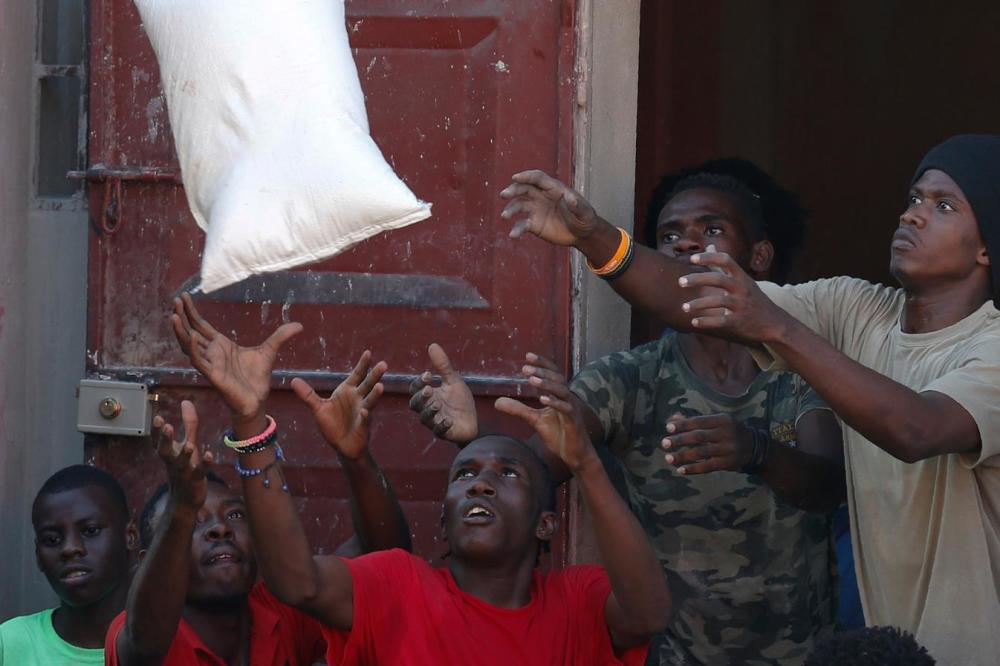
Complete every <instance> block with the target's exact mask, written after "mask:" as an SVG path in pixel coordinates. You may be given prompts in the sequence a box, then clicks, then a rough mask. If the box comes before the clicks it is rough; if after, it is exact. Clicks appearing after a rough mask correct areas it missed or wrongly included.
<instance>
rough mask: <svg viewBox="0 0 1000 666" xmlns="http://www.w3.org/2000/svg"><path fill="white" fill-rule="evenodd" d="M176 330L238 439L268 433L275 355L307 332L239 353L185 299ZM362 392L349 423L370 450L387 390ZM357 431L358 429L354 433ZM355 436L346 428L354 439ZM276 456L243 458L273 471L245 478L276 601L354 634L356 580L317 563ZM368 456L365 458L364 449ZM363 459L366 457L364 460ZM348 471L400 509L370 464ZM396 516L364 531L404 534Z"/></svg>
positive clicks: (344, 387)
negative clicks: (373, 421) (372, 412)
mask: <svg viewBox="0 0 1000 666" xmlns="http://www.w3.org/2000/svg"><path fill="white" fill-rule="evenodd" d="M173 324H174V332H175V333H176V335H177V339H178V341H179V342H180V345H181V348H182V349H183V350H184V352H185V353H186V354H187V355H188V356H189V357H190V358H191V361H192V363H193V365H194V366H195V368H197V369H198V371H199V372H200V373H201V374H202V375H204V376H205V377H206V378H207V379H208V380H209V381H210V382H211V383H212V385H213V386H214V387H215V388H216V390H218V391H219V393H220V395H221V396H222V398H223V400H224V401H225V403H226V404H227V406H229V408H230V411H231V412H232V417H233V430H234V434H235V437H236V438H237V439H247V438H251V437H254V436H256V435H258V434H260V433H262V432H263V431H264V430H265V428H266V426H267V420H266V416H265V411H264V405H265V402H266V399H267V396H268V393H269V391H270V378H271V369H272V367H273V364H274V360H275V357H276V355H277V351H278V349H279V348H280V347H281V345H282V344H283V343H284V342H285V341H286V340H288V339H289V338H291V337H292V336H294V335H296V334H297V333H298V332H299V331H300V330H301V326H300V325H298V324H285V325H284V326H281V327H279V328H278V330H277V331H275V332H274V333H273V334H272V335H271V337H270V338H268V340H267V341H265V342H264V343H263V344H261V345H259V346H257V347H240V346H238V345H236V344H234V343H233V342H232V341H231V340H229V339H228V338H226V336H224V335H222V334H221V333H219V332H218V331H216V330H215V329H214V328H213V327H212V326H211V324H209V323H208V322H207V321H205V320H204V318H202V317H201V316H200V314H199V313H198V311H197V309H195V307H194V303H193V302H192V301H191V298H190V296H188V295H187V294H184V295H183V296H182V299H178V300H177V301H176V302H175V313H174V315H173ZM365 358H366V359H368V360H366V361H365V363H364V368H363V377H362V379H364V377H365V376H367V375H368V364H369V363H370V355H366V356H365ZM355 370H356V372H355V373H353V374H352V376H351V377H350V378H349V379H348V380H347V381H345V382H344V383H343V384H341V386H340V387H338V389H337V392H335V395H337V394H339V393H343V392H355V393H356V392H357V389H358V386H359V385H361V384H362V382H361V380H358V381H354V378H355V376H356V375H357V373H358V372H361V370H359V369H358V368H356V369H355ZM384 371H385V366H384V365H380V366H378V371H377V376H381V373H382V372H384ZM295 384H296V387H297V390H300V391H301V388H302V387H301V385H300V383H299V382H296V383H295ZM364 387H365V390H367V391H368V394H366V395H361V396H356V397H355V400H354V401H353V402H350V404H351V405H353V406H354V407H355V408H356V409H357V410H358V413H359V414H360V413H361V410H364V411H363V418H361V419H360V420H359V419H358V418H354V419H352V420H350V421H349V422H350V423H352V424H355V426H357V425H358V424H359V423H360V424H361V425H363V433H364V436H363V437H362V440H363V441H364V442H365V444H367V423H368V412H367V409H368V408H369V407H371V406H372V405H373V404H374V401H376V400H377V399H378V396H380V395H381V391H382V386H381V384H378V382H377V378H376V380H375V381H373V382H368V383H365V384H364ZM300 394H301V393H300ZM316 397H317V398H318V396H316ZM366 399H370V401H371V402H370V403H368V404H365V403H364V402H363V401H364V400H366ZM332 400H333V399H332V398H331V401H332ZM356 429H357V428H356V427H355V428H354V430H356ZM354 430H351V429H348V431H349V432H354ZM360 450H361V449H359V451H360ZM276 451H277V449H275V448H274V447H267V448H265V449H264V450H262V451H258V452H255V453H249V454H244V455H241V456H240V458H241V459H240V464H241V466H242V467H243V468H244V469H256V470H265V469H266V470H267V471H266V472H264V471H262V472H261V473H259V474H257V475H255V476H245V477H244V479H243V487H244V492H245V494H246V500H247V505H248V510H249V514H250V526H251V531H252V533H253V536H254V542H255V548H256V550H257V554H258V558H259V560H260V564H261V572H262V574H263V575H264V578H265V580H266V581H267V582H268V585H269V586H270V587H271V589H272V591H273V592H274V593H275V595H276V596H278V598H280V599H282V600H283V601H285V602H286V603H289V604H290V605H293V606H297V607H300V608H302V609H304V610H306V611H307V612H310V613H311V614H313V615H315V616H317V617H318V618H319V619H320V620H322V621H323V622H324V623H326V624H327V625H329V626H332V627H335V628H338V629H349V628H350V626H351V621H352V615H353V603H352V586H351V578H350V573H349V571H348V569H347V567H346V566H345V565H344V564H343V562H341V561H340V560H339V559H337V558H336V557H316V558H313V556H312V551H311V548H310V546H309V543H308V540H307V538H306V536H305V532H304V530H303V528H302V525H301V522H300V520H299V516H298V512H297V510H296V508H295V505H294V502H293V501H292V498H291V496H290V495H289V494H288V493H287V492H286V489H285V487H284V476H283V474H282V472H281V467H280V461H278V460H277V453H276ZM364 452H365V453H366V452H367V449H366V448H365V449H364ZM357 457H358V458H361V456H360V455H359V456H357ZM348 467H350V469H349V470H348V472H349V473H350V474H352V475H353V476H354V477H355V480H354V483H355V484H356V485H357V484H362V485H366V487H368V488H371V487H379V488H382V490H383V492H384V493H389V497H390V499H391V503H392V505H393V506H395V500H394V499H393V498H392V496H391V491H390V490H389V489H388V487H386V486H383V485H382V480H381V476H380V474H379V473H378V470H377V468H376V467H374V466H373V465H367V461H361V462H356V463H353V464H351V465H349V466H348ZM366 474H370V478H369V479H368V480H367V482H363V481H359V480H360V479H362V478H363V477H365V475H366ZM395 509H396V512H395V513H392V512H387V513H386V514H385V515H382V516H380V517H378V520H377V521H376V522H375V527H374V528H372V529H367V528H366V529H364V530H362V531H363V532H365V533H366V534H367V535H371V536H370V537H368V538H370V539H372V540H374V541H377V540H378V539H379V538H380V536H379V535H380V534H381V533H382V529H383V525H392V526H393V528H394V529H397V532H398V525H397V521H398V520H400V516H401V514H400V513H399V512H398V507H395ZM396 545H405V544H396Z"/></svg>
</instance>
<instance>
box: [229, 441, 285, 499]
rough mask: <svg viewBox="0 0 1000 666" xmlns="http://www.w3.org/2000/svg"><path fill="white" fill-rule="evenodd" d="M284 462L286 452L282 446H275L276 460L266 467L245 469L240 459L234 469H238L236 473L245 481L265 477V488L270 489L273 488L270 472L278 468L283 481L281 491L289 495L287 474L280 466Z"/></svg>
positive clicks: (279, 476)
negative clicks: (273, 468)
mask: <svg viewBox="0 0 1000 666" xmlns="http://www.w3.org/2000/svg"><path fill="white" fill-rule="evenodd" d="M284 460H285V452H284V451H282V450H281V446H280V445H278V444H275V445H274V460H272V461H271V462H270V463H268V464H267V465H265V466H264V467H244V466H243V465H241V464H240V461H239V459H238V458H237V460H236V464H235V465H233V467H235V468H236V473H237V474H239V475H240V478H243V479H252V478H253V477H255V476H260V475H264V480H263V483H264V488H270V487H271V478H270V475H269V472H270V471H271V468H272V467H277V468H278V478H280V479H281V489H282V490H283V491H284V492H286V493H287V492H288V482H287V481H285V473H284V471H283V470H282V469H281V466H280V465H279V464H278V463H280V462H283V461H284Z"/></svg>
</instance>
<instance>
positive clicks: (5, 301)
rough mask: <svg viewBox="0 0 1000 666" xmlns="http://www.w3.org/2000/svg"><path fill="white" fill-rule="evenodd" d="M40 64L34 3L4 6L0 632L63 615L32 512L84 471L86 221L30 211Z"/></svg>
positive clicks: (0, 49)
mask: <svg viewBox="0 0 1000 666" xmlns="http://www.w3.org/2000/svg"><path fill="white" fill-rule="evenodd" d="M34 53H35V3H34V2H31V1H28V0H20V1H18V2H0V534H2V535H3V538H2V539H0V620H3V619H6V618H7V617H10V616H12V615H16V614H21V613H25V612H30V611H35V610H39V609H41V608H44V607H46V606H51V605H53V604H54V603H55V596H54V595H53V594H52V592H51V590H50V589H49V587H48V585H47V583H46V582H45V579H44V578H43V577H42V576H41V574H40V573H38V571H37V568H36V567H35V556H34V544H33V541H34V535H33V532H32V530H31V521H30V515H29V513H30V509H31V502H32V500H33V499H34V495H35V492H36V491H37V490H38V488H39V486H41V484H42V483H43V482H44V481H45V479H46V478H47V477H48V476H49V475H50V474H51V473H52V472H54V471H55V470H57V469H59V468H60V467H64V466H66V465H69V464H73V463H78V462H83V438H82V436H81V435H80V434H79V433H78V432H77V431H76V400H75V399H74V388H75V384H76V382H77V381H78V380H79V379H80V377H81V376H82V373H83V369H84V365H83V361H84V345H85V336H86V330H85V324H86V259H87V233H88V232H87V218H86V215H85V213H83V212H82V211H79V210H72V209H70V210H65V209H64V210H61V211H44V210H40V209H39V208H38V207H37V206H36V205H35V203H34V201H33V199H32V178H33V176H32V174H33V172H34V167H33V156H34V152H35V151H34V142H35V137H36V136H37V129H36V122H35V108H34V107H35V97H36V94H35V82H34V78H33V67H34ZM71 208H72V207H71Z"/></svg>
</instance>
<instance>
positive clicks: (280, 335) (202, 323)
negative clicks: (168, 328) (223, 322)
mask: <svg viewBox="0 0 1000 666" xmlns="http://www.w3.org/2000/svg"><path fill="white" fill-rule="evenodd" d="M171 321H172V323H173V326H174V334H175V335H176V336H177V341H178V342H179V343H180V345H181V349H182V350H183V351H184V353H185V354H186V355H187V356H188V358H190V359H191V363H192V365H194V367H195V368H196V369H197V370H198V372H200V373H201V374H202V375H203V376H204V377H205V378H206V379H207V380H208V381H209V382H211V384H212V386H213V387H214V388H215V390H216V391H218V392H219V394H220V395H221V396H222V399H223V401H224V402H225V403H226V406H227V407H229V409H230V410H231V411H232V412H233V414H234V416H237V417H250V416H253V415H255V414H257V413H258V411H259V410H260V409H261V406H262V405H263V404H264V403H265V401H266V400H267V396H268V394H269V393H270V391H271V369H272V368H273V367H274V360H275V358H277V355H278V350H279V349H281V346H282V345H283V344H284V343H285V342H286V341H287V340H288V339H289V338H291V337H293V336H295V335H298V333H300V332H301V331H302V325H301V324H297V323H293V324H283V325H282V326H279V327H278V329H277V330H276V331H274V333H272V334H271V336H270V337H269V338H268V339H267V340H265V341H264V342H263V343H261V344H259V345H257V346H256V347H241V346H240V345H238V344H236V343H235V342H233V341H232V340H230V339H229V338H227V337H226V336H225V335H223V334H222V333H220V332H219V331H217V330H216V329H215V328H214V327H213V326H212V325H211V324H210V323H208V321H206V320H205V319H204V318H203V317H202V316H201V315H200V314H199V312H198V310H197V308H195V306H194V301H193V300H192V299H191V295H190V294H187V293H184V294H181V297H180V298H175V299H174V314H173V316H172V317H171Z"/></svg>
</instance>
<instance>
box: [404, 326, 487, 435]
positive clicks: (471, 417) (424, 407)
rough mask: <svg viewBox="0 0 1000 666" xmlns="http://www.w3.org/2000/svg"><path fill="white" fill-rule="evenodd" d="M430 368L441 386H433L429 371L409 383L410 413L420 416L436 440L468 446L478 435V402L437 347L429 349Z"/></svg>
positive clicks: (445, 355) (433, 346) (434, 345)
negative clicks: (437, 377) (436, 375)
mask: <svg viewBox="0 0 1000 666" xmlns="http://www.w3.org/2000/svg"><path fill="white" fill-rule="evenodd" d="M427 355H428V356H429V357H430V361H431V368H432V369H433V371H434V373H436V374H438V375H440V377H441V384H440V386H434V376H433V375H432V374H431V372H430V371H427V372H424V373H422V374H421V375H420V376H419V377H417V378H416V379H414V380H413V381H412V382H411V383H410V409H412V410H413V411H415V412H416V413H417V414H419V415H420V422H421V423H423V424H424V425H425V426H427V427H428V428H430V429H431V432H433V433H434V435H435V436H436V437H440V438H442V439H447V440H448V441H450V442H455V443H456V444H468V443H469V442H471V441H472V440H473V439H475V438H476V436H477V435H478V434H479V420H478V418H477V416H476V401H475V399H474V398H473V397H472V391H471V390H469V385H468V384H466V383H465V380H463V379H462V376H461V375H459V374H458V373H457V372H456V371H455V369H454V368H453V367H452V365H451V361H449V360H448V355H447V354H445V353H444V349H442V348H441V345H439V344H437V343H433V344H431V346H430V347H428V348H427Z"/></svg>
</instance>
